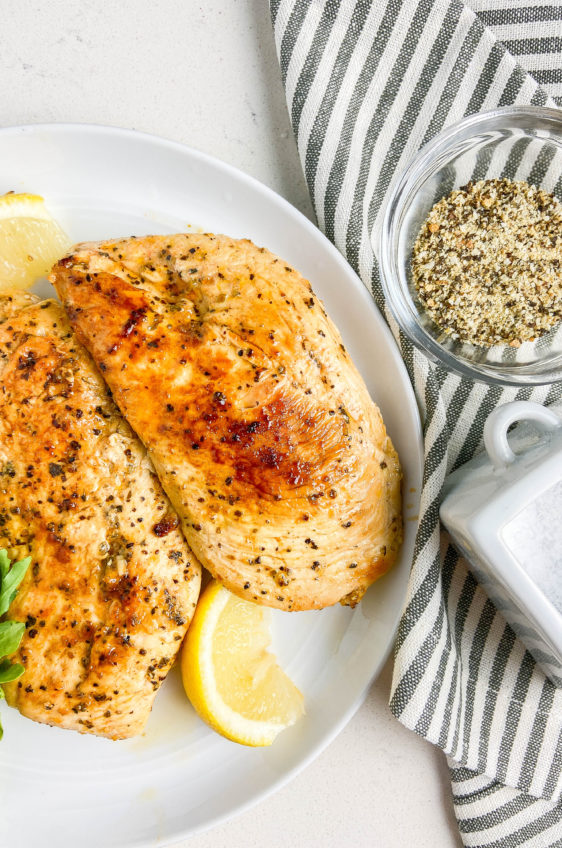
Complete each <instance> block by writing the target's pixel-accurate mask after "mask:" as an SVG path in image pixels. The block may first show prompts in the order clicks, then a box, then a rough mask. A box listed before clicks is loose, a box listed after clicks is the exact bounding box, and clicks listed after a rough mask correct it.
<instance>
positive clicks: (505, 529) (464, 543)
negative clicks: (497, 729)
mask: <svg viewBox="0 0 562 848" xmlns="http://www.w3.org/2000/svg"><path fill="white" fill-rule="evenodd" d="M517 421H519V422H528V423H525V424H523V423H522V424H520V426H519V427H517V428H516V430H515V431H514V432H513V434H510V436H509V438H508V429H509V428H510V426H511V425H512V424H514V423H515V422H517ZM537 431H538V434H537ZM537 436H538V437H537ZM484 446H485V451H484V452H483V453H482V454H480V455H479V456H477V457H475V458H474V459H472V460H470V462H467V463H466V464H465V465H463V466H462V467H461V468H459V469H458V470H457V471H455V472H453V474H451V475H450V476H449V477H448V479H447V480H446V482H445V489H444V497H443V501H442V504H441V511H440V514H441V520H442V522H443V524H444V525H445V527H446V528H447V530H448V531H449V533H450V534H451V537H452V539H453V541H454V542H455V544H456V546H457V547H458V548H459V550H460V551H461V552H462V553H463V555H464V556H465V557H466V559H467V560H468V562H469V563H470V565H471V567H472V570H473V571H474V573H475V575H476V577H477V578H478V580H479V581H480V583H481V584H482V586H483V587H484V589H485V591H486V592H487V593H488V595H489V597H490V599H491V600H492V601H493V602H494V603H495V605H496V606H497V608H498V609H499V610H500V611H501V613H502V614H503V615H504V617H505V618H506V620H507V621H508V622H509V623H510V625H511V626H512V627H513V629H514V631H515V632H516V633H517V635H518V636H519V638H520V639H521V640H522V641H523V642H524V643H525V645H526V647H527V648H528V650H529V651H530V652H531V653H532V654H533V656H534V658H535V659H536V661H537V663H538V664H539V665H540V666H541V667H542V668H543V670H544V672H545V673H546V674H547V675H548V677H549V678H550V679H551V680H552V682H553V683H554V684H555V685H556V686H562V418H561V417H560V415H558V414H556V413H555V412H554V411H553V410H552V409H548V408H546V407H543V406H540V405H539V404H536V403H530V402H525V401H515V402H513V403H508V404H505V405H504V406H501V407H498V408H497V409H496V410H494V412H492V414H491V415H490V416H489V418H488V420H487V421H486V425H485V428H484Z"/></svg>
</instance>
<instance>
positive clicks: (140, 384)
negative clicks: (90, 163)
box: [50, 234, 402, 610]
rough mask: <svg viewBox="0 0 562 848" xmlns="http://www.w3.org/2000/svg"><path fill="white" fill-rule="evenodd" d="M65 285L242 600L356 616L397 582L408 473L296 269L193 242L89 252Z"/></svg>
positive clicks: (218, 569) (125, 406) (143, 433)
mask: <svg viewBox="0 0 562 848" xmlns="http://www.w3.org/2000/svg"><path fill="white" fill-rule="evenodd" d="M50 279H51V281H52V283H53V284H54V286H55V288H56V290H57V292H58V294H59V297H60V298H61V300H62V302H63V304H64V305H65V307H66V309H67V312H68V315H69V317H70V320H71V322H72V324H73V326H74V328H75V330H76V332H77V334H78V336H79V338H80V339H81V341H82V342H83V344H84V345H85V346H86V347H87V348H88V350H89V351H90V353H91V354H92V356H93V358H94V359H95V361H96V363H97V365H98V367H99V368H100V370H101V371H102V373H103V376H104V378H105V379H106V380H107V383H108V385H109V386H110V388H111V391H112V392H113V396H114V398H115V400H116V402H117V404H118V406H119V407H120V409H121V411H122V413H123V415H124V416H125V417H126V419H127V420H128V422H129V423H130V425H131V427H132V428H133V430H135V432H136V433H137V434H138V435H139V436H140V438H141V439H142V441H143V442H144V444H145V446H146V448H147V450H148V453H149V456H150V457H151V459H152V461H153V463H154V466H155V468H156V472H157V474H158V476H159V478H160V481H161V482H162V485H163V487H164V489H165V491H166V492H167V494H168V496H169V498H170V500H171V501H172V503H173V505H174V507H175V508H176V510H177V512H178V514H179V515H180V517H181V521H182V528H183V532H184V535H185V537H186V539H187V540H188V542H189V544H190V546H191V548H192V550H193V551H194V553H195V554H196V556H197V558H198V559H199V560H200V562H201V563H202V564H203V565H204V566H205V567H206V568H208V569H209V571H211V572H212V574H213V575H214V576H215V577H216V578H218V580H220V581H221V582H222V583H223V584H224V585H225V586H226V587H227V588H228V589H230V590H231V591H232V592H235V593H236V594H238V595H240V596H241V597H244V598H247V599H249V600H254V601H257V602H259V603H262V604H265V605H268V606H272V607H278V608H280V609H284V610H304V609H313V608H319V607H325V606H328V605H330V604H334V603H336V602H337V601H342V602H343V603H348V604H352V605H353V604H355V603H356V602H357V601H358V600H359V599H360V597H361V596H362V595H363V593H364V592H365V590H366V589H367V587H368V586H369V585H370V584H371V583H372V582H373V581H374V580H375V579H376V578H377V577H379V576H380V575H381V574H384V573H385V572H386V571H387V570H388V569H389V568H390V567H391V565H392V564H393V563H394V561H395V559H396V555H397V551H398V548H399V545H400V541H401V533H402V525H401V508H400V468H399V463H398V458H397V455H396V452H395V450H394V448H393V446H392V444H391V441H390V439H389V437H388V435H387V433H386V430H385V427H384V424H383V421H382V418H381V414H380V412H379V410H378V408H377V406H376V405H375V404H374V403H373V401H372V400H371V398H370V397H369V394H368V392H367V389H366V387H365V385H364V383H363V380H362V379H361V377H360V375H359V373H358V372H357V370H356V368H355V367H354V365H353V363H352V361H351V359H350V357H349V355H348V353H347V352H346V350H345V348H344V345H343V344H342V340H341V338H340V335H339V333H338V331H337V330H336V328H335V327H334V325H333V324H332V322H331V321H330V319H329V318H328V317H327V315H326V312H325V310H324V308H323V306H322V303H321V302H320V300H319V299H318V298H317V297H316V296H315V294H314V292H313V291H312V289H311V287H310V285H309V283H308V282H307V281H306V280H305V279H303V277H302V276H301V275H300V274H299V273H298V272H297V271H296V270H295V269H293V268H292V267H290V266H289V265H287V263H286V262H284V261H283V260H281V259H279V258H278V257H276V256H274V255H272V254H271V253H270V252H269V251H267V250H265V249H264V248H258V247H256V246H255V245H254V244H252V243H251V242H250V241H247V240H242V241H239V240H236V239H232V238H228V237H226V236H215V235H201V234H188V235H176V236H153V237H147V238H140V239H134V238H132V239H124V240H119V241H110V242H104V243H98V244H93V243H92V244H82V245H78V246H77V247H76V248H75V249H74V251H73V252H72V253H71V254H70V255H69V256H67V257H66V258H64V259H63V260H62V261H60V262H59V263H58V264H57V265H56V266H55V267H54V269H53V272H52V275H51V277H50Z"/></svg>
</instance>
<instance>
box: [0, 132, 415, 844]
mask: <svg viewBox="0 0 562 848" xmlns="http://www.w3.org/2000/svg"><path fill="white" fill-rule="evenodd" d="M9 190H14V191H17V192H20V191H29V192H36V193H39V194H42V195H43V196H44V197H45V198H46V201H47V204H48V206H49V208H50V209H51V210H52V212H53V213H54V214H55V216H56V217H57V218H58V219H59V221H60V222H61V224H62V226H63V227H64V228H65V230H66V231H67V233H68V234H69V236H70V237H71V239H72V240H75V241H81V240H91V239H102V238H112V237H117V236H128V235H132V234H134V235H137V236H142V235H146V234H148V233H167V232H170V233H171V232H179V231H182V230H185V229H186V228H190V229H191V228H193V229H195V230H199V229H201V230H204V231H207V232H209V231H210V232H224V233H228V234H229V235H232V236H235V237H243V236H246V237H249V238H251V239H252V240H253V241H255V242H256V243H257V244H259V245H265V246H267V247H268V248H270V249H271V250H272V251H274V252H275V253H278V254H279V255H281V256H282V257H283V258H285V259H287V260H288V262H289V263H290V264H291V265H294V266H295V267H296V268H298V269H299V270H300V271H301V272H302V273H303V274H304V276H305V277H307V278H308V279H309V280H310V281H311V282H312V286H313V288H314V289H315V291H316V292H317V293H318V294H319V295H320V297H321V298H322V299H323V300H324V303H325V304H326V307H327V310H328V312H329V314H330V315H331V317H332V318H333V319H334V321H335V323H336V324H337V326H338V327H339V329H340V331H341V334H342V336H343V339H344V342H345V344H346V346H347V347H348V349H349V351H350V353H351V355H352V356H353V358H354V360H355V362H356V364H357V366H358V367H359V370H360V371H361V372H362V374H363V377H364V378H365V381H366V383H367V386H368V387H369V390H370V391H371V394H372V396H373V397H374V398H375V400H376V401H377V403H378V404H379V406H380V407H381V410H382V412H383V416H384V419H385V422H386V425H387V427H388V430H389V433H390V434H391V436H392V439H393V440H394V443H395V445H396V447H397V449H398V452H399V454H400V457H401V460H402V463H403V468H404V493H405V494H404V504H405V517H406V521H405V529H406V538H405V543H404V546H403V550H402V555H401V558H400V561H399V563H398V564H397V566H396V567H395V568H394V569H393V571H392V572H391V573H390V574H389V575H387V576H386V577H384V578H383V579H381V580H380V581H379V582H378V583H376V584H375V586H373V587H372V588H371V589H370V590H369V592H368V593H367V595H366V597H365V599H364V600H363V602H362V603H361V604H360V605H359V606H358V607H357V608H356V609H355V610H353V611H352V610H350V609H347V608H346V609H344V608H342V607H337V608H331V609H328V610H323V611H319V612H304V613H282V612H277V611H276V612H274V613H273V616H272V626H273V638H274V647H275V649H276V651H277V653H278V655H279V657H280V659H281V661H282V663H283V665H284V667H285V668H286V669H287V671H288V673H289V674H290V676H291V677H292V678H293V680H294V681H295V682H296V683H297V685H298V686H299V687H300V688H301V690H302V691H303V693H304V695H305V701H306V717H305V718H303V719H302V720H301V721H299V722H298V724H297V725H296V726H295V727H293V728H291V729H290V730H287V731H285V732H284V733H283V734H282V735H281V736H280V737H279V738H278V740H277V742H276V743H275V744H274V745H273V746H272V747H271V748H269V749H263V750H261V749H249V748H244V747H241V746H238V745H235V744H234V743H231V742H228V741H227V740H225V739H222V738H221V737H220V736H218V735H216V734H215V733H213V732H212V731H210V730H209V729H208V728H207V727H206V726H205V725H204V724H202V722H200V721H199V719H198V718H197V717H196V715H195V714H194V712H193V710H192V709H191V707H190V705H189V703H188V702H187V700H186V698H185V697H184V695H183V693H182V689H181V684H180V680H179V676H178V674H177V671H175V670H174V671H173V672H172V673H171V674H170V675H169V677H168V679H167V680H166V682H165V684H164V686H163V687H162V690H161V692H160V693H159V694H158V697H157V698H156V703H155V707H154V710H153V713H152V715H151V717H150V720H149V722H148V725H147V728H146V731H145V733H144V734H143V736H142V737H140V738H138V739H133V740H129V741H125V742H110V741H108V740H105V739H97V738H95V737H89V736H80V735H78V734H77V733H69V732H68V731H63V730H59V729H57V728H50V727H46V726H44V725H39V724H35V723H33V722H31V721H29V720H27V719H24V718H22V717H21V716H20V715H19V714H18V713H17V712H16V711H15V710H10V709H8V708H7V707H6V706H5V705H3V707H2V721H3V723H4V729H5V734H4V740H3V742H2V743H0V798H1V799H2V802H1V816H2V822H1V830H2V844H4V845H9V846H10V848H29V846H30V845H33V844H35V843H36V842H37V843H40V844H43V845H49V846H50V845H56V846H57V848H71V846H72V848H74V846H75V845H77V844H79V845H80V846H81V848H101V846H103V848H112V846H115V848H129V847H130V846H141V845H142V846H156V845H165V844H169V843H170V842H173V841H175V840H179V839H181V838H182V837H184V836H186V835H188V834H190V833H193V832H194V831H196V830H200V829H202V828H206V827H210V826H211V825H213V824H216V823H218V822H219V821H221V820H224V819H225V818H228V817H230V816H232V815H233V814H235V813H237V812H239V811H241V810H242V809H243V808H245V807H247V806H249V805H251V804H253V803H255V802H256V801H257V800H258V799H260V798H263V797H264V796H265V795H266V794H268V793H270V792H272V791H273V790H274V789H276V788H278V787H279V786H281V784H282V783H284V782H285V781H287V780H288V779H289V778H290V777H291V776H293V775H294V774H296V772H297V771H298V770H300V769H302V768H303V767H304V766H305V765H306V764H307V763H308V762H310V760H311V759H313V758H314V757H315V756H317V755H318V754H319V753H320V751H321V750H322V749H323V748H324V747H325V746H326V745H327V744H328V743H329V742H330V741H331V739H333V738H334V736H335V735H336V734H337V733H338V732H339V731H340V730H341V729H342V728H343V726H344V725H345V724H346V722H347V721H348V720H349V719H350V718H351V716H352V715H353V713H354V712H355V710H356V709H357V707H358V706H359V704H360V703H361V701H362V700H363V698H364V696H365V693H366V691H367V689H368V686H369V684H370V683H371V681H372V680H373V678H374V677H375V675H376V674H377V673H378V672H379V670H380V669H381V667H382V665H383V664H384V661H385V659H386V657H387V655H388V652H389V651H390V648H391V645H392V642H393V639H394V634H395V631H396V627H397V623H398V618H399V615H400V610H401V607H402V603H403V599H404V594H405V589H406V583H407V579H408V573H409V568H410V564H411V559H412V551H413V545H414V535H415V530H416V517H417V507H418V493H419V490H420V481H421V457H422V441H421V431H420V424H419V416H418V411H417V407H416V403H415V399H414V395H413V392H412V389H411V386H410V383H409V380H408V376H407V373H406V370H405V368H404V365H403V363H402V361H401V359H400V356H399V353H398V350H397V348H396V346H395V344H394V341H393V339H392V336H391V334H390V332H389V331H388V329H387V327H386V325H385V323H384V321H383V319H382V318H381V316H380V314H379V312H378V311H377V309H376V307H375V305H374V303H373V301H372V298H371V296H370V294H369V293H368V292H367V290H366V289H365V288H364V286H363V285H362V283H361V282H360V280H359V279H358V278H357V276H356V275H355V274H354V272H353V271H352V270H351V268H350V267H349V265H347V263H346V262H345V261H344V259H342V257H341V255H340V254H339V253H338V251H337V250H336V249H335V248H334V247H333V245H332V244H331V243H330V242H329V241H328V240H327V239H326V238H325V237H324V236H323V235H322V234H321V233H320V232H319V230H317V229H316V228H315V227H314V226H313V225H312V224H311V223H310V222H309V221H308V220H307V219H306V218H305V217H304V216H303V215H301V214H300V213H299V212H297V211H296V210H295V209H294V208H293V207H292V206H290V205H289V204H288V203H287V202H286V201H285V200H283V199H282V198H281V197H279V196H278V195H276V194H274V193H273V192H272V191H270V190H269V189H268V188H266V187H265V186H263V185H261V184H260V183H258V182H256V181H255V180H253V179H251V178H250V177H248V176H246V175H245V174H242V173H240V172H239V171H236V170H234V169H233V168H231V167H229V166H227V165H225V164H223V163H222V162H218V161H216V160H214V159H211V158H209V157H208V156H205V155H203V154H201V153H198V152H196V151H193V150H190V149H188V148H186V147H183V146H181V145H178V144H174V143H171V142H168V141H164V140H162V139H159V138H155V137H152V136H147V135H142V134H140V133H133V132H129V131H125V130H116V129H110V128H104V127H95V126H80V125H64V124H60V125H52V126H30V127H18V128H14V129H5V130H2V131H0V193H3V192H5V191H9ZM373 767H375V764H373Z"/></svg>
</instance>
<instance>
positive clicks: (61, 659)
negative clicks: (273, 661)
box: [0, 292, 200, 739]
mask: <svg viewBox="0 0 562 848" xmlns="http://www.w3.org/2000/svg"><path fill="white" fill-rule="evenodd" d="M36 301H37V299H36V298H34V297H33V296H32V295H29V294H25V293H21V292H20V293H14V294H12V295H9V294H5V293H2V295H1V296H0V381H1V384H2V394H1V396H0V397H1V401H0V402H1V410H0V474H1V479H0V547H5V548H7V549H8V552H9V554H10V556H11V557H17V558H21V557H25V556H27V555H30V556H31V557H32V564H31V566H30V568H29V570H28V573H27V575H26V577H25V579H24V582H23V583H22V585H21V587H20V590H19V593H18V595H17V597H16V599H15V601H13V603H12V605H11V607H10V609H9V617H10V618H14V619H16V620H19V621H24V622H25V623H26V627H27V629H26V632H25V635H24V637H23V640H22V643H21V646H20V649H19V651H18V652H17V654H16V655H14V657H13V659H14V660H16V661H18V662H21V663H23V665H24V666H25V669H26V671H25V674H24V676H23V677H22V678H21V679H20V680H18V681H16V682H14V683H10V684H6V685H5V687H4V688H5V692H6V698H7V700H8V703H9V704H11V705H12V706H14V707H17V708H18V709H19V710H20V712H21V713H23V714H24V715H26V716H28V717H29V718H32V719H35V720H36V721H41V722H46V723H47V724H54V725H58V726H59V727H65V728H71V729H73V730H79V731H81V732H90V733H94V734H97V735H100V736H108V737H110V738H112V739H122V738H124V737H127V736H133V735H135V734H137V733H139V732H140V731H141V730H142V728H143V725H144V723H145V721H146V719H147V718H148V715H149V713H150V709H151V706H152V702H153V700H154V696H155V694H156V691H157V689H158V687H159V686H160V684H161V682H162V680H163V679H164V678H165V676H166V673H167V671H168V669H169V668H170V666H171V664H172V662H173V660H174V656H175V654H176V652H177V650H178V648H179V646H180V644H181V640H182V638H183V635H184V633H185V631H186V629H187V626H188V624H189V621H190V619H191V616H192V614H193V611H194V608H195V603H196V600H197V596H198V592H199V582H200V566H199V564H198V562H197V561H196V559H195V558H194V556H193V554H192V553H191V551H190V549H189V547H188V545H187V544H186V542H185V540H184V539H183V537H182V535H181V533H180V531H179V528H178V526H177V525H178V519H177V516H176V514H175V513H174V511H173V509H172V507H171V506H170V503H169V502H168V500H167V498H166V497H165V495H164V493H163V492H162V489H161V487H160V484H159V482H158V479H157V478H156V475H155V473H154V469H153V468H152V465H151V463H150V461H149V460H148V458H147V456H146V452H145V450H144V448H143V447H142V445H141V443H140V442H139V440H138V439H137V438H136V437H135V436H134V434H133V433H132V432H131V430H130V428H129V426H128V425H127V424H126V422H125V421H124V420H123V418H122V416H121V415H120V413H119V411H118V410H117V408H116V406H115V404H114V403H113V402H112V400H111V398H110V395H109V392H108V390H107V387H106V386H105V384H104V382H103V380H102V379H101V377H100V375H99V373H98V371H97V369H96V367H95V365H94V363H93V362H92V360H91V359H90V357H89V355H88V353H87V352H86V351H85V350H84V349H83V348H82V346H81V345H80V344H78V342H77V340H76V338H75V336H74V334H73V332H72V329H71V327H70V325H69V323H68V320H67V318H66V316H65V314H64V311H63V309H62V307H61V306H60V304H57V303H55V302H53V301H45V302H43V303H38V302H36Z"/></svg>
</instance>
